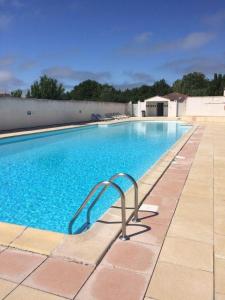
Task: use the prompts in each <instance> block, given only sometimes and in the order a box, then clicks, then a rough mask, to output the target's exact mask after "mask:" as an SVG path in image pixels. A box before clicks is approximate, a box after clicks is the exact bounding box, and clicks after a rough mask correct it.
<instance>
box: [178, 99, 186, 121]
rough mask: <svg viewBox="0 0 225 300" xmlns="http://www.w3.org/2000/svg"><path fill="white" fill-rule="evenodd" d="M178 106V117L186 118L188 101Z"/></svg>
mask: <svg viewBox="0 0 225 300" xmlns="http://www.w3.org/2000/svg"><path fill="white" fill-rule="evenodd" d="M177 104H178V105H177V116H178V117H181V116H184V115H185V113H186V100H185V101H183V102H178V103H177Z"/></svg>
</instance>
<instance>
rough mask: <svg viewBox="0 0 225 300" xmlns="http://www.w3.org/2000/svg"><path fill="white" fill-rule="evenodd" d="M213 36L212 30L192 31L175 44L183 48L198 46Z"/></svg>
mask: <svg viewBox="0 0 225 300" xmlns="http://www.w3.org/2000/svg"><path fill="white" fill-rule="evenodd" d="M214 38H215V34H214V33H212V32H193V33H190V34H188V35H187V36H186V37H185V38H183V39H182V40H180V41H178V42H177V46H180V48H183V49H185V50H189V49H191V50H192V49H196V48H200V47H202V46H204V45H206V44H208V43H209V42H210V41H212V40H213V39H214Z"/></svg>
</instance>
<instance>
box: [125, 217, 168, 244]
mask: <svg viewBox="0 0 225 300" xmlns="http://www.w3.org/2000/svg"><path fill="white" fill-rule="evenodd" d="M149 225H150V226H147V225H144V224H140V223H137V224H134V223H131V224H129V225H128V226H127V235H128V236H129V237H130V240H131V241H136V242H142V243H146V244H152V245H161V244H162V242H163V240H164V238H165V234H166V231H167V228H168V226H167V225H162V224H155V223H151V222H149Z"/></svg>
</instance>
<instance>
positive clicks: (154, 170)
mask: <svg viewBox="0 0 225 300" xmlns="http://www.w3.org/2000/svg"><path fill="white" fill-rule="evenodd" d="M146 119H147V118H145V119H144V120H143V119H140V118H135V119H134V118H130V119H128V120H121V121H119V122H118V121H114V122H97V123H88V124H85V125H72V126H69V128H77V127H84V126H90V124H91V125H93V124H96V125H98V124H115V123H123V122H129V121H135V120H137V121H138V120H142V121H145V120H146ZM156 120H157V121H162V120H159V119H156ZM164 120H165V121H170V120H168V119H164ZM146 121H152V119H150V120H148V119H147V120H146ZM176 121H177V120H176ZM184 123H185V122H184ZM197 127H198V126H196V125H193V127H192V128H190V129H189V130H188V131H187V132H186V133H185V134H184V135H183V136H182V137H181V138H180V139H179V140H178V141H177V142H176V143H175V144H174V145H173V146H172V147H170V148H169V150H168V151H167V152H165V153H164V155H163V156H161V158H160V159H159V160H158V161H157V162H156V163H155V164H154V165H153V166H152V167H151V168H149V169H148V170H147V172H145V173H144V174H143V176H142V177H141V178H140V179H139V180H138V181H137V183H138V188H139V206H140V205H141V203H142V202H144V199H145V198H146V196H147V195H148V194H149V193H150V192H151V190H152V189H153V187H154V186H155V185H156V183H157V182H158V180H159V179H160V178H161V177H162V175H163V174H164V172H165V171H166V170H167V168H168V167H169V166H170V164H171V163H172V162H173V160H174V158H175V157H176V155H177V153H178V152H179V151H180V150H181V149H182V148H183V146H184V145H185V144H186V142H187V141H188V140H189V138H190V137H191V136H192V134H193V133H194V131H195V130H196V128H197ZM69 128H68V126H63V127H61V128H60V129H59V127H57V128H53V130H52V128H50V130H49V128H47V129H41V130H32V131H28V132H27V131H25V132H22V133H21V132H16V133H15V134H13V133H8V134H3V135H4V137H13V136H21V135H30V134H33V133H41V132H48V131H55V130H57V131H58V130H63V129H69ZM8 135H9V136H8ZM1 138H2V134H1V135H0V139H1ZM106 180H107V179H106ZM125 196H126V218H127V221H129V220H130V219H131V218H132V215H133V213H134V209H133V206H134V188H133V187H131V188H130V189H129V190H128V191H127V192H126V193H125ZM130 207H132V209H130ZM137 224H138V223H137ZM121 226H122V225H121V206H120V200H117V201H116V202H115V203H114V204H113V206H111V207H110V208H109V209H108V210H107V211H106V212H105V213H104V214H103V215H102V217H101V218H100V219H99V220H98V221H97V222H96V223H95V224H93V225H92V227H91V228H90V229H89V230H88V231H86V232H84V233H81V234H79V235H68V234H63V233H57V232H51V231H47V230H40V229H35V228H31V227H28V226H27V227H26V226H22V225H15V224H9V223H5V222H0V245H3V246H7V247H8V246H10V247H13V248H17V249H21V250H26V251H31V252H34V253H39V254H44V255H48V256H54V257H62V258H64V259H67V260H71V261H75V262H77V263H82V264H88V265H93V266H96V265H97V264H98V263H99V262H100V261H101V259H102V257H103V256H104V254H105V253H106V251H107V250H108V249H109V247H110V246H111V245H112V243H113V242H114V240H115V239H116V238H117V237H118V235H119V234H120V232H121Z"/></svg>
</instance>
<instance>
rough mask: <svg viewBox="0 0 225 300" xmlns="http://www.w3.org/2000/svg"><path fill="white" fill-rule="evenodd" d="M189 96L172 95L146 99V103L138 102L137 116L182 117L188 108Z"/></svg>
mask: <svg viewBox="0 0 225 300" xmlns="http://www.w3.org/2000/svg"><path fill="white" fill-rule="evenodd" d="M187 98H188V96H186V95H183V94H179V93H171V94H168V95H166V96H155V97H152V98H149V99H146V100H145V101H144V102H140V101H139V102H138V103H137V107H136V115H137V116H139V117H141V116H146V117H156V116H158V117H160V116H161V117H163V116H164V117H177V116H181V115H182V114H183V113H184V111H185V107H186V99H187Z"/></svg>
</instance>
